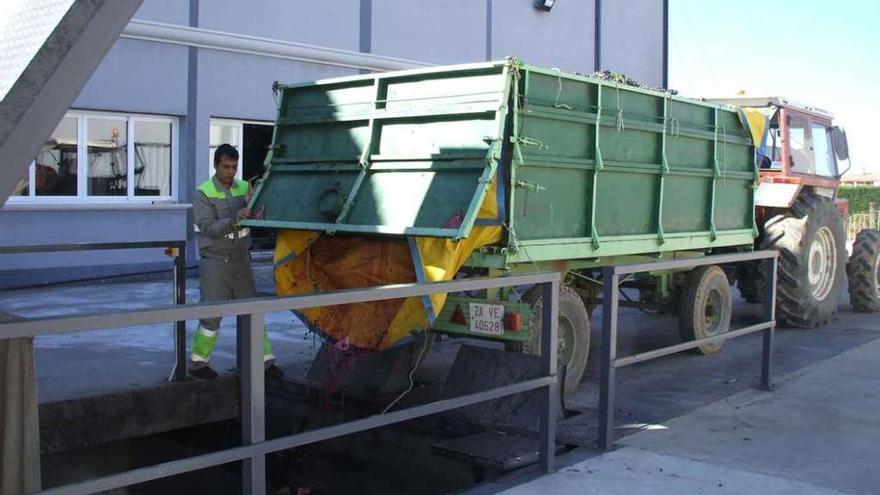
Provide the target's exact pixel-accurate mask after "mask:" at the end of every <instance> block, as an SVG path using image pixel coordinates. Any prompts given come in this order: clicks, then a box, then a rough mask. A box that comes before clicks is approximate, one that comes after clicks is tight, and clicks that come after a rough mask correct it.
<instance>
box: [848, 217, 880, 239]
mask: <svg viewBox="0 0 880 495" xmlns="http://www.w3.org/2000/svg"><path fill="white" fill-rule="evenodd" d="M864 229H880V211H870V212H867V213H850V214H849V216H848V217H846V238H847V240H850V241H852V240H855V238H856V235H857V234H858V233H859V231H860V230H864Z"/></svg>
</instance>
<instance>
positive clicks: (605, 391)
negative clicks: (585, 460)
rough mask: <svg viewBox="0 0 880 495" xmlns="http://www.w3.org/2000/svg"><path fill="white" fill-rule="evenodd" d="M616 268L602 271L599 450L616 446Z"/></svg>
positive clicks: (618, 277)
mask: <svg viewBox="0 0 880 495" xmlns="http://www.w3.org/2000/svg"><path fill="white" fill-rule="evenodd" d="M619 279H620V276H619V275H616V274H614V267H612V266H609V267H605V268H603V269H602V289H603V290H602V355H601V361H600V363H599V370H600V378H599V449H601V450H611V448H612V447H613V446H614V374H615V367H614V361H615V360H616V359H617V306H618V293H617V286H618V284H619Z"/></svg>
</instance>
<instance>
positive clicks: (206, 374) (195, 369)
mask: <svg viewBox="0 0 880 495" xmlns="http://www.w3.org/2000/svg"><path fill="white" fill-rule="evenodd" d="M189 374H190V376H192V377H193V378H198V379H199V380H213V379H214V378H217V372H216V371H214V369H213V368H211V367H210V366H208V363H202V362H190V364H189Z"/></svg>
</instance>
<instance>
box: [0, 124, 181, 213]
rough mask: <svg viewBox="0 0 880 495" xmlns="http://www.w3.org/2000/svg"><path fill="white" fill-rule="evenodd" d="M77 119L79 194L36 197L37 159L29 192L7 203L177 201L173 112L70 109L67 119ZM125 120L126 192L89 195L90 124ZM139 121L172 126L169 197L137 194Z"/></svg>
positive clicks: (176, 132) (176, 126)
mask: <svg viewBox="0 0 880 495" xmlns="http://www.w3.org/2000/svg"><path fill="white" fill-rule="evenodd" d="M67 117H72V118H75V119H76V125H77V133H76V138H77V143H76V161H77V165H76V173H77V195H76V196H37V195H36V167H35V166H34V163H35V160H31V164H30V166H29V167H28V195H27V196H10V197H9V199H8V202H7V204H26V205H27V204H39V205H43V204H50V205H51V204H58V205H65V204H151V203H157V202H162V203H166V202H177V198H179V197H180V196H179V189H178V188H179V180H178V177H179V175H178V171H179V168H178V167H179V163H178V161H179V155H180V153H179V125H180V123H179V119H178V118H177V117H175V116H171V115H151V114H141V113H129V112H110V111H99V110H70V111H68V112H67V113H66V114H64V118H67ZM90 117H93V118H105V119H106V118H116V119H124V120H125V123H126V144H125V150H126V195H125V196H90V195H89V194H88V181H89V178H88V172H89V165H88V124H87V120H88V119H89V118H90ZM138 122H153V123H162V124H170V125H171V194H170V195H167V196H135V188H136V177H135V176H134V175H135V174H134V170H135V160H136V156H135V152H134V146H135V127H136V126H137V123H138Z"/></svg>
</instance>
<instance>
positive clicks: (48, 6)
mask: <svg viewBox="0 0 880 495" xmlns="http://www.w3.org/2000/svg"><path fill="white" fill-rule="evenodd" d="M141 2H142V0H89V1H71V2H70V5H69V7H68V8H67V9H66V10H63V9H62V10H61V12H63V14H61V12H59V11H58V10H54V9H56V8H57V4H58V2H48V1H44V0H30V1H28V2H21V5H20V6H19V7H18V8H13V10H12V12H11V13H10V15H12V16H13V17H12V18H13V21H18V22H10V23H9V25H8V26H7V27H6V28H5V29H4V32H2V33H0V59H2V60H0V62H4V63H5V62H11V63H12V65H13V66H12V68H11V69H10V70H8V71H4V72H2V73H0V204H3V203H5V202H6V199H7V198H8V197H9V194H10V193H11V192H12V190H13V188H14V187H15V184H16V182H17V181H18V179H19V178H20V177H22V176H23V175H24V174H25V173H26V171H27V167H28V165H29V164H30V162H31V160H33V158H34V156H36V155H37V153H38V152H39V151H40V146H42V144H43V143H44V142H45V141H46V137H47V136H49V135H50V134H51V133H52V130H53V129H55V126H57V125H58V122H59V121H60V120H61V117H63V116H64V113H65V112H66V111H67V109H68V108H70V105H71V104H72V103H73V100H74V99H75V98H76V97H77V95H78V94H79V92H80V90H82V88H83V86H85V84H86V82H87V81H88V80H89V78H90V77H91V76H92V73H93V72H94V71H95V69H96V68H97V67H98V64H100V63H101V60H103V59H104V55H105V54H106V53H107V51H109V50H110V47H111V46H113V43H114V42H115V41H116V39H117V38H118V37H119V33H121V32H122V30H123V28H125V26H126V24H128V21H129V20H130V19H131V17H132V16H133V15H134V13H135V12H136V11H137V9H138V7H140V5H141ZM56 19H59V20H58V21H57V22H56ZM22 44H23V45H24V46H22ZM37 45H38V46H37ZM29 50H30V51H34V52H35V55H34V56H33V57H32V58H30V60H27V58H26V56H25V59H24V60H17V59H16V58H19V59H20V58H21V55H22V53H26V52H27V51H29ZM19 66H20V67H19ZM12 79H14V81H13V80H12ZM7 88H8V91H4V90H5V89H7Z"/></svg>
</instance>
